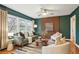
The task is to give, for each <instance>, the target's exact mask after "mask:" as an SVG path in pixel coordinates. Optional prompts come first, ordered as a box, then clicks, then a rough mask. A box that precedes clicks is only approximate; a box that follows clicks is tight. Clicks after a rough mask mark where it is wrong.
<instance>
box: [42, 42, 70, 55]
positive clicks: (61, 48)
mask: <svg viewBox="0 0 79 59" xmlns="http://www.w3.org/2000/svg"><path fill="white" fill-rule="evenodd" d="M69 51H70V43H69V42H66V43H64V44H60V45H55V44H52V45H48V46H43V47H42V54H68V53H69Z"/></svg>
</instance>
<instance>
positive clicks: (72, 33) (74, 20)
mask: <svg viewBox="0 0 79 59" xmlns="http://www.w3.org/2000/svg"><path fill="white" fill-rule="evenodd" d="M73 22H75V23H73ZM72 23H73V24H72ZM72 26H74V29H73V27H72ZM72 29H73V30H72ZM73 31H74V32H73ZM71 35H74V44H76V15H73V16H72V17H71V19H70V36H71Z"/></svg>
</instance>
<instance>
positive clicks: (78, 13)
mask: <svg viewBox="0 0 79 59" xmlns="http://www.w3.org/2000/svg"><path fill="white" fill-rule="evenodd" d="M74 15H76V43H77V44H78V45H79V7H78V8H77V9H75V10H74V11H73V12H72V13H71V15H70V17H72V16H74Z"/></svg>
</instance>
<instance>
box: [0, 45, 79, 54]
mask: <svg viewBox="0 0 79 59" xmlns="http://www.w3.org/2000/svg"><path fill="white" fill-rule="evenodd" d="M16 48H18V47H15V48H14V49H13V50H11V51H7V49H4V50H1V51H0V54H11V53H12V52H15V49H16ZM72 49H73V50H72ZM69 54H79V48H78V47H76V46H75V48H71V51H70V53H69Z"/></svg>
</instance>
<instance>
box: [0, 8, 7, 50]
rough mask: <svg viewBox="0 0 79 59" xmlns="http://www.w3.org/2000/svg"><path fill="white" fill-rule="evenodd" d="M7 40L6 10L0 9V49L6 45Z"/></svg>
mask: <svg viewBox="0 0 79 59" xmlns="http://www.w3.org/2000/svg"><path fill="white" fill-rule="evenodd" d="M7 41H8V26H7V11H4V10H1V9H0V49H4V48H6V47H7Z"/></svg>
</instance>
